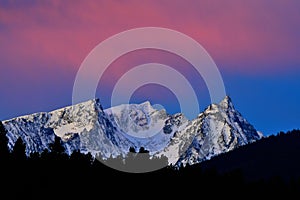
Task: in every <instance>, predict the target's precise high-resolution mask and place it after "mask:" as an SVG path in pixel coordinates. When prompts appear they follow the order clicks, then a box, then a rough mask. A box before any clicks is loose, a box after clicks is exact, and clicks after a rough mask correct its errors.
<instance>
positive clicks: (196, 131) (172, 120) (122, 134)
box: [3, 96, 262, 166]
mask: <svg viewBox="0 0 300 200" xmlns="http://www.w3.org/2000/svg"><path fill="white" fill-rule="evenodd" d="M3 125H4V127H5V128H6V130H7V135H6V136H7V138H8V141H9V142H8V146H9V148H10V149H12V148H13V146H14V144H15V142H16V141H17V139H18V138H19V137H21V138H22V140H23V141H24V143H25V144H26V153H27V155H29V154H30V153H33V152H42V151H43V150H45V149H48V150H49V144H51V143H53V142H54V138H55V136H58V137H60V138H61V139H62V144H63V146H64V147H65V150H66V152H67V153H68V154H71V153H72V152H73V151H74V150H79V151H80V152H82V153H88V152H89V153H91V154H92V155H93V156H95V155H100V156H102V157H103V158H109V157H116V156H119V155H123V156H124V155H126V154H127V153H128V151H129V148H131V147H132V148H134V149H135V150H136V151H137V150H138V149H140V148H141V147H144V148H145V149H147V150H148V151H149V152H150V154H151V155H152V156H166V157H167V158H168V162H169V164H172V165H177V166H180V165H186V164H195V163H198V162H201V161H203V160H207V159H210V158H211V157H212V156H215V155H218V154H220V153H223V152H228V151H230V150H232V149H234V148H236V147H239V146H242V145H245V144H248V143H251V142H253V141H256V140H258V139H260V138H261V137H262V135H261V134H260V133H259V132H257V131H256V130H255V129H254V127H253V126H252V125H250V124H249V123H248V122H247V121H246V120H245V119H244V118H243V117H242V115H241V114H240V113H239V112H238V111H236V110H235V108H234V107H233V104H232V102H231V99H230V98H229V97H228V96H227V97H225V98H224V100H223V101H222V102H220V103H219V104H212V105H210V106H209V107H208V108H207V109H206V110H205V111H204V112H203V113H200V114H199V116H198V117H197V118H196V119H194V120H191V121H189V120H188V119H187V118H186V117H185V116H184V115H183V114H182V113H177V114H174V115H170V114H168V113H166V111H165V110H163V109H162V110H157V109H154V108H153V107H152V106H151V104H150V102H144V103H142V104H124V105H119V106H116V107H112V108H109V109H106V110H103V109H102V106H101V104H100V102H99V100H98V99H95V100H90V101H87V102H83V103H79V104H76V105H72V106H69V107H65V108H61V109H58V110H54V111H51V112H48V113H46V112H42V113H35V114H31V115H26V116H21V117H17V118H13V119H10V120H6V121H4V122H3Z"/></svg>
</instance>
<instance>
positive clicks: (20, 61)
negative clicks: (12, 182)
mask: <svg viewBox="0 0 300 200" xmlns="http://www.w3.org/2000/svg"><path fill="white" fill-rule="evenodd" d="M299 10H300V1H297V0H290V1H284V0H282V1H279V0H268V1H267V0H257V1H252V0H251V1H250V0H249V1H240V0H227V1H221V0H220V1H211V0H207V1H206V0H205V1H202V0H196V1H192V0H189V1H171V0H169V1H108V0H106V1H33V0H32V1H26V2H22V1H0V69H1V71H0V90H1V98H0V99H1V100H0V120H5V119H9V118H12V117H16V116H19V115H24V114H30V113H33V112H39V111H50V110H53V109H56V108H60V107H63V106H67V105H70V104H71V103H72V88H73V83H74V79H75V76H76V73H77V70H78V69H79V67H80V65H81V63H82V61H83V60H84V58H85V57H86V56H87V54H88V53H89V52H90V51H91V50H92V49H93V48H94V47H95V46H96V45H97V44H99V43H100V42H101V41H103V40H105V39H107V38H108V37H110V36H112V35H114V34H117V33H119V32H121V31H125V30H128V29H132V28H138V27H146V26H153V27H165V28H169V29H174V30H177V31H180V32H182V33H184V34H186V35H188V36H190V37H192V38H194V39H195V40H196V41H198V42H199V43H200V44H201V45H202V46H203V47H204V48H205V49H206V50H207V51H208V53H209V54H210V56H211V57H212V58H213V59H214V61H215V63H216V64H217V66H218V68H219V70H220V72H221V75H222V77H223V79H224V84H225V87H226V91H227V94H228V95H230V96H231V98H232V100H233V103H234V105H235V107H236V108H237V109H238V110H239V111H240V112H241V113H242V115H243V116H244V117H245V118H246V119H247V120H248V121H249V122H250V123H251V124H253V125H254V126H255V128H256V129H257V130H260V131H262V132H263V133H264V134H265V135H269V134H276V133H277V132H279V131H281V130H283V131H286V130H290V129H293V128H300V106H299V102H300V39H299V38H300V23H299V22H300V12H299ZM148 62H159V63H163V64H167V65H169V66H172V67H174V68H175V69H177V70H178V71H180V72H181V73H182V74H183V75H184V76H186V78H187V79H188V80H189V81H190V83H191V84H192V85H193V88H194V90H195V91H196V92H197V95H198V99H199V101H200V103H201V105H200V106H201V110H203V109H204V108H205V107H206V106H207V105H208V104H209V103H210V102H209V95H208V92H207V88H206V86H205V84H204V82H203V80H202V79H201V77H200V76H197V75H196V74H195V73H194V72H195V71H194V70H193V68H192V66H190V64H189V63H187V62H186V61H185V60H183V59H181V58H180V57H178V56H176V55H173V54H170V53H167V52H163V51H159V50H151V49H148V50H139V51H135V52H131V53H129V54H126V55H124V56H122V57H120V58H119V59H117V60H116V61H115V62H114V63H113V64H112V65H111V66H110V67H109V68H108V70H107V71H106V72H105V74H104V76H103V78H102V79H101V80H100V82H99V86H98V90H97V97H99V98H100V101H101V102H102V104H103V107H104V108H106V107H107V105H109V99H110V95H111V91H112V88H113V86H114V84H115V82H116V81H117V80H118V79H119V78H120V77H121V75H122V74H124V73H125V72H126V71H128V70H129V69H131V68H132V67H133V66H136V65H138V64H143V63H148ZM166 78H168V77H166ZM161 94H164V95H161ZM147 99H149V100H150V101H151V103H160V104H162V105H163V106H165V107H166V109H167V110H168V112H170V113H175V112H178V111H179V106H178V101H177V100H176V98H175V96H174V94H172V93H171V92H170V91H169V90H168V89H167V88H164V87H161V86H158V85H146V86H144V87H141V88H140V89H138V90H137V91H136V93H134V95H133V97H132V102H136V103H139V102H142V101H145V100H147Z"/></svg>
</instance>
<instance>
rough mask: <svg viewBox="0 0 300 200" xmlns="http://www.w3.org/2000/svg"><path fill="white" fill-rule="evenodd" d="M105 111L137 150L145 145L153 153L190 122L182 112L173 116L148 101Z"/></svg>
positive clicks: (164, 145)
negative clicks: (157, 108)
mask: <svg viewBox="0 0 300 200" xmlns="http://www.w3.org/2000/svg"><path fill="white" fill-rule="evenodd" d="M104 112H105V113H106V114H107V115H108V116H109V119H110V121H111V122H112V123H113V124H114V126H115V127H117V129H118V132H120V133H123V135H124V136H125V137H126V138H127V139H128V140H129V141H131V142H132V143H133V144H134V146H133V147H135V148H136V151H138V149H139V148H140V147H144V148H145V149H147V150H148V151H150V153H151V154H153V153H157V152H158V151H161V150H162V149H163V148H165V147H166V145H167V144H168V143H169V141H170V139H171V138H172V137H173V135H174V133H175V132H176V131H178V130H179V129H180V128H182V127H183V126H184V125H186V124H187V122H188V120H187V119H186V118H185V117H184V116H183V115H181V114H180V116H181V117H178V116H179V114H175V115H173V116H172V115H168V114H167V113H166V111H165V110H163V109H162V110H156V109H154V108H153V107H152V106H151V104H150V102H148V101H146V102H144V103H142V104H124V105H119V106H116V107H112V108H109V109H106V110H104ZM175 119H176V120H177V121H175Z"/></svg>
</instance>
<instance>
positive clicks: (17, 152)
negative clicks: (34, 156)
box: [12, 137, 26, 161]
mask: <svg viewBox="0 0 300 200" xmlns="http://www.w3.org/2000/svg"><path fill="white" fill-rule="evenodd" d="M25 150H26V146H25V144H24V142H23V140H22V138H21V137H19V138H18V139H17V141H16V142H15V145H14V148H13V151H12V158H13V160H15V161H24V160H26V151H25Z"/></svg>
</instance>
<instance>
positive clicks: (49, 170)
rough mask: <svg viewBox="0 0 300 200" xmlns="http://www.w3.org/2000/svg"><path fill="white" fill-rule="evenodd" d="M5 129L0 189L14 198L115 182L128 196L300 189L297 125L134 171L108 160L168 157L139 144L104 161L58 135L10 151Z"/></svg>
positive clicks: (88, 190)
mask: <svg viewBox="0 0 300 200" xmlns="http://www.w3.org/2000/svg"><path fill="white" fill-rule="evenodd" d="M5 134H6V131H5V129H4V127H3V125H2V123H1V122H0V161H1V162H0V163H1V174H2V175H1V179H0V181H1V185H4V186H1V190H0V194H1V193H2V194H4V193H5V192H7V193H8V194H9V195H10V197H14V196H16V195H26V196H27V195H29V196H31V197H35V196H38V195H41V194H47V196H53V197H55V196H56V195H58V193H62V195H66V196H67V197H70V195H74V196H77V195H79V194H81V195H82V194H84V195H88V194H93V193H97V192H100V191H102V192H103V191H106V190H109V188H111V187H113V188H115V191H116V192H115V194H111V195H121V194H122V195H126V194H128V191H131V190H132V191H135V190H142V191H145V193H147V192H149V191H152V192H153V191H170V192H171V191H172V193H173V194H176V193H177V192H178V193H180V192H181V193H182V192H186V193H189V192H193V191H194V192H195V191H197V192H200V193H203V194H204V193H207V192H210V191H218V192H221V191H222V192H224V194H225V193H226V191H227V192H228V191H232V190H233V191H238V192H242V193H245V194H247V196H251V195H254V196H257V195H258V194H257V193H259V192H260V193H265V194H267V195H268V196H269V197H270V196H272V195H279V194H284V195H286V196H287V195H292V194H295V193H297V194H298V193H299V192H300V131H299V130H293V131H290V132H287V133H283V132H280V133H279V134H277V135H276V136H270V137H268V138H263V139H261V140H259V141H257V142H254V143H252V144H249V145H246V146H242V147H240V148H238V149H236V150H233V151H231V152H229V153H224V154H222V155H219V156H216V157H214V158H212V159H211V160H209V161H205V162H202V163H200V164H196V165H192V166H186V167H184V168H180V169H174V168H172V167H164V168H162V169H160V170H157V171H153V172H149V173H136V174H135V173H126V172H121V171H117V170H115V169H112V168H110V167H108V166H106V164H108V165H110V164H111V163H117V164H118V165H122V164H124V163H125V165H124V166H123V167H124V168H126V167H133V166H135V165H136V163H139V162H137V161H140V160H143V162H144V163H146V164H147V165H150V164H153V163H160V164H165V163H166V162H167V160H166V158H157V159H150V155H149V152H148V151H147V150H145V149H143V148H141V149H139V153H137V152H135V150H134V149H133V148H131V149H130V153H129V154H128V156H127V157H126V158H123V157H117V158H109V159H107V160H103V161H102V162H104V163H105V164H103V163H102V162H100V161H98V160H97V159H94V158H93V157H92V156H91V155H90V154H82V153H80V152H78V151H74V152H73V153H72V154H71V155H70V156H69V155H67V154H66V153H65V151H64V148H63V146H62V145H61V140H60V138H59V137H56V138H55V142H54V143H53V144H51V145H50V150H49V151H47V150H46V151H44V152H42V153H41V154H39V153H33V154H31V155H30V156H29V157H27V156H25V144H24V143H23V142H22V140H21V139H18V140H17V142H16V144H15V146H14V148H13V150H12V151H11V152H10V151H9V150H8V148H7V138H6V136H5ZM126 164H127V165H126ZM135 167H136V166H135ZM125 171H126V170H125ZM250 191H251V192H250ZM150 193H151V192H150ZM212 194H213V193H212ZM149 195H151V194H149ZM154 196H155V195H154ZM60 197H61V196H60ZM212 197H213V195H212Z"/></svg>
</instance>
